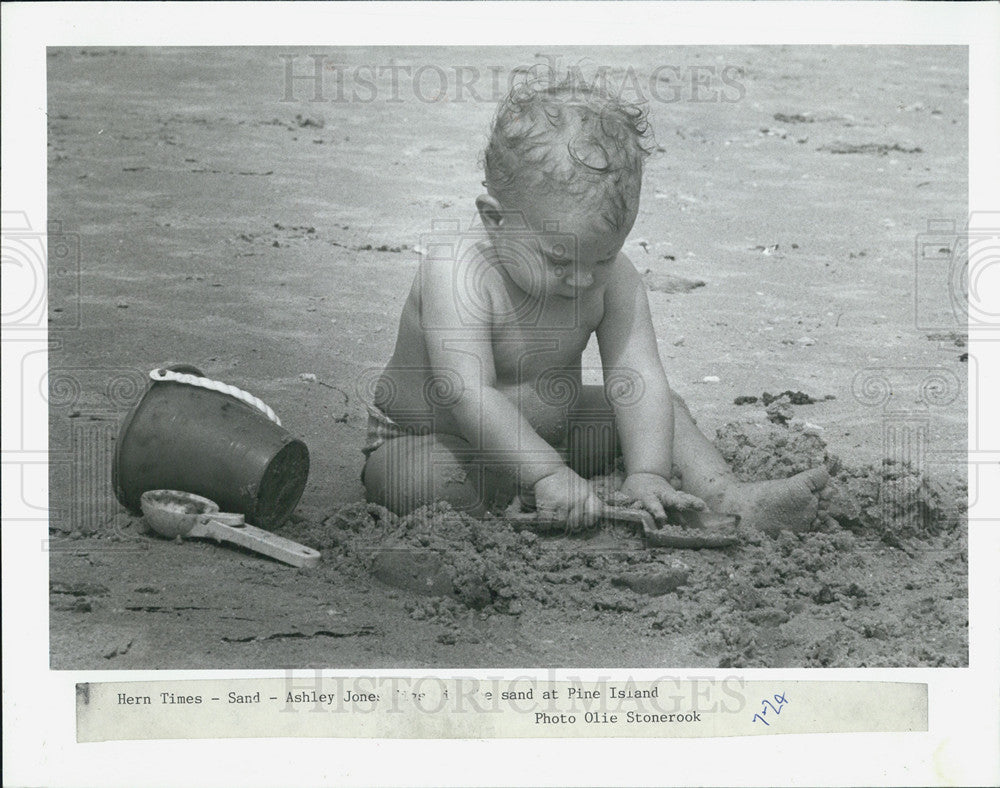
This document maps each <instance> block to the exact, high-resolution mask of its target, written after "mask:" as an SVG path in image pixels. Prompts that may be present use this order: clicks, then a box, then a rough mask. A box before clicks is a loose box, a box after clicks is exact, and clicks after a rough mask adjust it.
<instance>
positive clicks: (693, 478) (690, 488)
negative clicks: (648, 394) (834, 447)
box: [569, 386, 829, 531]
mask: <svg viewBox="0 0 1000 788" xmlns="http://www.w3.org/2000/svg"><path fill="white" fill-rule="evenodd" d="M673 403H674V445H673V452H672V454H673V465H674V470H675V471H677V472H679V473H680V475H681V479H682V486H681V489H683V491H684V492H687V493H691V495H696V496H698V497H699V498H701V499H702V500H704V501H705V503H707V504H708V506H709V508H711V509H712V510H713V511H717V512H732V513H736V514H740V515H742V517H743V521H744V523H746V524H747V525H750V526H753V527H756V528H759V529H761V530H765V531H776V530H781V529H783V528H787V529H791V530H802V529H804V528H807V527H809V526H811V525H812V523H813V521H814V520H815V519H816V516H817V514H818V513H819V504H820V495H819V493H820V491H821V490H822V489H823V487H824V486H825V485H826V483H827V481H828V480H829V475H828V473H827V471H826V469H825V468H823V467H820V468H814V469H812V470H809V471H803V472H802V473H799V474H796V475H795V476H792V477H790V478H788V479H778V480H775V481H765V482H753V483H745V482H740V481H739V480H738V479H737V478H736V476H735V474H733V472H732V470H731V469H730V468H729V466H728V465H727V464H726V461H725V459H724V458H723V457H722V454H721V453H720V452H719V450H718V449H717V448H716V447H715V446H714V445H713V444H712V442H711V441H709V440H708V438H707V437H705V435H704V434H702V432H701V430H699V429H698V427H697V425H696V424H695V422H694V419H693V418H692V417H691V413H690V412H689V411H688V407H687V404H686V403H685V402H684V400H683V399H681V398H680V397H679V396H678V395H677V394H673ZM609 423H610V424H614V414H613V411H612V408H611V405H610V403H609V402H608V400H607V398H606V397H605V396H604V388H603V386H584V387H583V390H582V394H581V397H580V400H579V402H578V403H577V406H576V407H575V408H574V411H573V413H572V415H571V417H570V429H569V447H570V452H569V456H570V465H571V466H572V467H573V468H574V470H576V471H577V473H580V475H581V476H583V475H585V472H586V471H589V470H593V471H594V472H595V473H605V472H607V469H609V468H611V467H613V462H614V458H615V453H616V452H618V451H619V449H618V446H617V444H616V443H615V442H614V441H612V440H609V439H608V438H607V437H606V432H605V431H606V430H607V426H606V425H607V424H609ZM600 435H605V437H604V438H598V437H596V436H600ZM615 435H617V430H616V431H615ZM581 436H593V437H589V438H587V439H582V440H581ZM590 475H593V473H591V474H590Z"/></svg>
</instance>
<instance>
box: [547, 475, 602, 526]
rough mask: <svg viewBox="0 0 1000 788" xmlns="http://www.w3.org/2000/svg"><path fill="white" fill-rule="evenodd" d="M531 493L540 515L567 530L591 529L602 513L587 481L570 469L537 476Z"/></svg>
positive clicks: (600, 506)
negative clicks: (533, 495)
mask: <svg viewBox="0 0 1000 788" xmlns="http://www.w3.org/2000/svg"><path fill="white" fill-rule="evenodd" d="M534 494H535V508H536V509H537V510H538V515H539V517H542V518H551V519H553V520H558V521H560V522H565V523H566V527H567V528H568V529H569V530H570V531H576V530H581V529H585V528H592V527H593V526H594V525H596V524H597V521H598V519H600V517H601V515H602V514H603V512H604V503H603V502H602V501H601V499H600V498H598V497H597V496H596V495H594V493H593V490H591V487H590V484H589V483H588V482H587V480H586V479H584V478H583V477H581V476H579V475H577V474H576V473H574V472H573V471H572V470H570V469H569V468H565V467H564V468H561V469H560V470H558V471H556V472H555V473H553V474H550V475H549V476H546V477H544V478H542V479H539V480H538V481H537V482H535V486H534Z"/></svg>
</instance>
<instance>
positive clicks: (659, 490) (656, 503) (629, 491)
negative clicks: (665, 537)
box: [621, 473, 708, 525]
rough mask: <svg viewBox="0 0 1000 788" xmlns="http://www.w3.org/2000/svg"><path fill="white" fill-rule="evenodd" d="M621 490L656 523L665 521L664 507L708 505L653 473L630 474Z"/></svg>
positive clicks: (677, 507)
mask: <svg viewBox="0 0 1000 788" xmlns="http://www.w3.org/2000/svg"><path fill="white" fill-rule="evenodd" d="M621 491H622V492H623V493H624V494H625V495H627V496H629V497H631V498H634V499H635V500H636V501H637V502H638V503H640V504H642V508H643V509H645V510H646V511H647V512H649V513H650V514H651V515H653V518H654V519H655V520H656V523H657V525H664V524H666V522H667V513H666V508H670V509H698V510H705V509H707V508H708V506H706V505H705V502H704V501H703V500H701V498H696V497H695V496H693V495H689V494H688V493H686V492H680V491H679V490H675V489H674V488H673V487H671V486H670V482H668V481H667V480H666V479H664V478H663V477H662V476H657V475H656V474H655V473H633V474H630V475H629V477H628V478H627V479H625V483H624V484H623V485H622V489H621Z"/></svg>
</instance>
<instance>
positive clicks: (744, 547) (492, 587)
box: [286, 422, 966, 667]
mask: <svg viewBox="0 0 1000 788" xmlns="http://www.w3.org/2000/svg"><path fill="white" fill-rule="evenodd" d="M717 445H718V446H719V448H720V450H721V451H722V453H723V454H724V455H725V457H726V458H727V460H728V461H729V462H730V463H731V464H732V466H733V467H734V469H735V471H736V472H737V474H738V475H739V476H740V477H741V478H743V479H746V480H758V479H774V478H783V477H785V476H788V475H791V474H793V473H797V472H798V471H801V470H805V469H807V468H810V467H815V466H817V465H819V464H823V463H825V464H826V465H827V467H828V468H829V469H830V471H831V476H832V478H831V483H830V499H829V512H830V514H831V515H832V517H833V519H834V520H835V521H836V524H833V523H831V522H829V521H828V524H827V525H826V526H825V527H824V528H822V529H821V530H817V531H813V532H808V533H798V534H793V533H788V532H785V533H781V534H780V535H778V536H777V537H770V536H767V535H764V534H761V533H756V532H753V533H751V532H747V531H746V529H743V530H742V541H741V543H740V544H739V545H737V546H735V547H732V548H729V549H726V550H700V551H693V550H683V551H682V550H651V549H644V548H643V546H642V542H641V539H640V538H639V537H638V536H637V535H636V534H634V533H630V532H628V531H626V530H624V528H623V529H622V530H618V529H610V530H608V531H604V532H601V533H600V534H598V535H597V536H591V537H589V538H588V537H581V536H565V535H555V536H539V535H536V534H534V533H532V532H530V531H526V530H523V526H520V525H517V524H512V523H510V522H508V521H506V520H503V519H499V518H491V519H485V520H477V519H475V518H472V517H469V516H467V515H465V514H462V513H460V512H456V511H454V510H452V509H451V508H450V507H449V506H448V505H447V504H436V505H433V506H429V507H425V508H423V509H420V510H418V511H416V512H414V513H413V514H411V515H409V516H407V517H397V516H396V515H394V514H392V513H391V512H388V511H387V510H386V509H384V508H382V507H380V506H377V505H373V504H365V503H357V504H351V505H349V506H346V507H342V508H340V509H337V510H335V511H332V512H326V513H312V515H311V516H307V517H302V516H300V517H299V518H298V519H297V522H293V523H290V524H289V526H288V527H287V529H286V531H287V532H288V533H289V535H293V536H295V537H296V538H298V539H300V540H301V541H304V542H306V543H308V544H313V545H316V546H318V547H321V548H322V549H323V551H324V558H325V560H326V562H327V564H328V565H330V566H332V568H334V569H335V570H336V571H337V572H338V573H344V572H347V573H352V572H353V573H356V574H357V575H358V576H359V577H360V576H361V575H367V576H369V577H370V576H374V577H375V578H377V579H378V580H379V581H381V582H383V583H386V584H388V585H390V586H393V587H395V588H397V589H400V590H401V592H402V593H404V594H405V595H406V597H407V609H408V610H409V612H410V615H411V616H412V617H413V618H414V619H417V620H432V621H435V622H438V623H441V624H445V625H447V626H448V627H450V628H451V630H450V633H449V634H447V639H446V640H444V641H442V642H454V640H455V639H457V638H460V637H461V636H462V635H461V631H462V622H463V621H467V620H468V617H469V615H470V614H471V615H475V616H480V617H487V616H491V615H515V616H519V615H532V614H538V615H543V614H544V615H549V614H550V613H551V611H552V610H559V611H563V615H564V616H569V617H572V616H573V615H587V616H593V615H616V616H621V615H631V616H633V617H635V619H636V621H637V622H638V627H639V630H640V631H642V632H645V633H646V634H647V635H648V636H663V635H685V636H694V637H695V638H696V641H697V643H698V644H699V647H700V648H701V649H702V650H703V651H704V652H705V653H706V654H718V655H721V657H720V661H719V665H720V666H721V667H727V666H736V665H740V666H769V665H778V664H785V662H783V660H784V661H787V660H788V659H791V661H792V662H793V663H796V664H806V665H837V664H866V665H893V664H932V665H938V664H948V665H959V664H964V660H965V654H966V650H965V649H966V645H965V644H966V640H965V624H964V623H963V622H964V621H965V620H966V618H965V616H966V613H965V609H964V597H963V595H962V593H961V592H959V593H958V594H955V593H954V590H955V589H954V579H955V577H956V576H962V573H963V568H964V562H965V558H966V547H965V545H966V541H965V529H964V528H960V527H958V526H959V525H960V524H961V523H963V522H964V511H963V506H964V490H962V489H960V488H958V487H951V488H949V487H946V486H943V485H941V484H936V483H934V482H932V481H931V480H928V479H927V478H925V477H924V476H923V475H922V474H921V473H920V472H919V471H918V470H917V469H914V468H910V467H907V466H901V465H893V464H890V463H885V464H883V465H882V466H880V467H871V466H868V467H862V468H846V467H843V466H842V465H841V463H840V462H839V461H838V460H837V459H836V458H835V457H832V456H831V455H829V453H828V452H827V451H826V446H825V444H824V442H823V440H822V439H821V438H820V437H819V436H818V435H815V434H809V433H807V432H806V431H803V430H802V429H797V428H795V427H794V426H792V427H789V426H786V425H782V424H775V423H763V424H762V423H758V422H748V423H734V424H728V425H726V426H725V427H724V428H723V429H721V430H720V431H719V434H718V437H717ZM896 548H901V549H896ZM939 581H940V588H942V589H947V590H946V591H942V595H943V598H939V597H938V596H935V594H934V593H933V592H932V591H931V590H930V589H932V588H933V587H934V585H935V583H938V582H939ZM922 629H926V631H928V632H934V633H935V636H933V637H930V638H929V640H930V641H932V642H933V645H928V644H926V643H923V642H921V640H920V639H919V638H916V639H915V638H914V635H913V633H914V632H915V631H921V630H922ZM789 654H794V656H793V657H789V656H788V655H789Z"/></svg>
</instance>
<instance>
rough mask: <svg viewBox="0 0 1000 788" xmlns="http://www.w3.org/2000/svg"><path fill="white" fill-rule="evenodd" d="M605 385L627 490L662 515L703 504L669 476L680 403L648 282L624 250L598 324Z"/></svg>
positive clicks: (615, 265) (661, 517) (614, 267)
mask: <svg viewBox="0 0 1000 788" xmlns="http://www.w3.org/2000/svg"><path fill="white" fill-rule="evenodd" d="M597 341H598V344H599V347H600V351H601V363H602V365H603V367H604V386H605V392H606V395H607V397H608V400H609V401H610V402H611V404H612V406H613V407H614V410H615V419H616V421H617V425H618V436H619V440H620V441H621V445H622V455H623V458H624V460H625V472H626V474H627V478H626V481H625V485H624V486H623V488H622V490H623V491H624V492H626V493H629V494H631V495H633V496H634V497H636V498H637V499H638V500H639V501H640V502H641V503H642V504H643V505H644V506H645V507H646V508H647V509H648V510H649V511H650V512H651V513H652V514H653V515H654V517H656V519H657V520H659V521H661V522H662V521H664V520H665V519H666V513H665V511H664V508H663V507H664V506H665V505H666V506H679V507H687V506H692V505H695V506H697V505H699V504H700V503H701V502H700V501H699V502H697V503H696V502H695V501H697V499H693V498H692V497H691V496H688V495H686V494H685V493H679V492H677V491H675V490H674V488H673V487H671V486H670V483H669V482H668V481H667V480H668V479H669V478H670V476H671V469H672V449H673V443H674V409H673V400H672V398H671V395H670V388H669V386H668V385H667V376H666V374H665V373H664V371H663V364H662V362H661V361H660V354H659V351H658V349H657V346H656V335H655V333H654V331H653V321H652V318H651V317H650V313H649V301H648V299H647V297H646V288H645V286H644V285H643V283H642V279H641V278H640V277H639V272H638V271H636V269H635V267H634V266H633V265H632V263H631V262H630V261H629V259H628V258H627V257H626V256H625V255H624V254H619V255H618V258H617V259H616V260H615V261H614V263H612V270H611V271H610V272H609V275H608V284H607V287H606V290H605V297H604V317H603V319H602V320H601V323H600V325H599V326H598V327H597Z"/></svg>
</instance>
